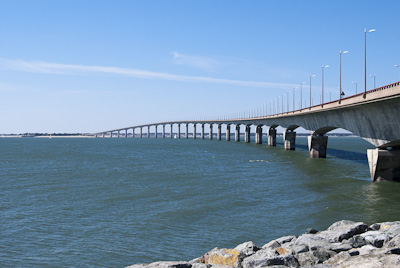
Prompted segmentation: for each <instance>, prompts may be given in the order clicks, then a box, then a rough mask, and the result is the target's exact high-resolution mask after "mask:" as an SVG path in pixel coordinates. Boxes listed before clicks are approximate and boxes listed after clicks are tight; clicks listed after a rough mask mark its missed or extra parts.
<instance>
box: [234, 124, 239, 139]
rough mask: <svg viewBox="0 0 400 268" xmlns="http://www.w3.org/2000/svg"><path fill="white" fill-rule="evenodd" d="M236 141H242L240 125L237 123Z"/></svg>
mask: <svg viewBox="0 0 400 268" xmlns="http://www.w3.org/2000/svg"><path fill="white" fill-rule="evenodd" d="M235 141H236V142H239V141H240V125H236V127H235Z"/></svg>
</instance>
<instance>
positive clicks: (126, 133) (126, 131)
mask: <svg viewBox="0 0 400 268" xmlns="http://www.w3.org/2000/svg"><path fill="white" fill-rule="evenodd" d="M125 138H128V130H127V129H125Z"/></svg>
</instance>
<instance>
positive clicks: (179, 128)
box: [178, 124, 181, 139]
mask: <svg viewBox="0 0 400 268" xmlns="http://www.w3.org/2000/svg"><path fill="white" fill-rule="evenodd" d="M180 138H181V124H178V139H180Z"/></svg>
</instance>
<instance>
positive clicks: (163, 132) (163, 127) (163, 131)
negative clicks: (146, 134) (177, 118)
mask: <svg viewBox="0 0 400 268" xmlns="http://www.w3.org/2000/svg"><path fill="white" fill-rule="evenodd" d="M162 138H163V139H164V138H165V125H162Z"/></svg>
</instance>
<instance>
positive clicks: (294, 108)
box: [293, 87, 297, 112]
mask: <svg viewBox="0 0 400 268" xmlns="http://www.w3.org/2000/svg"><path fill="white" fill-rule="evenodd" d="M296 88H297V87H294V88H293V112H294V111H295V110H296V107H295V106H296V105H295V102H294V99H295V97H294V90H295V89H296Z"/></svg>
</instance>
